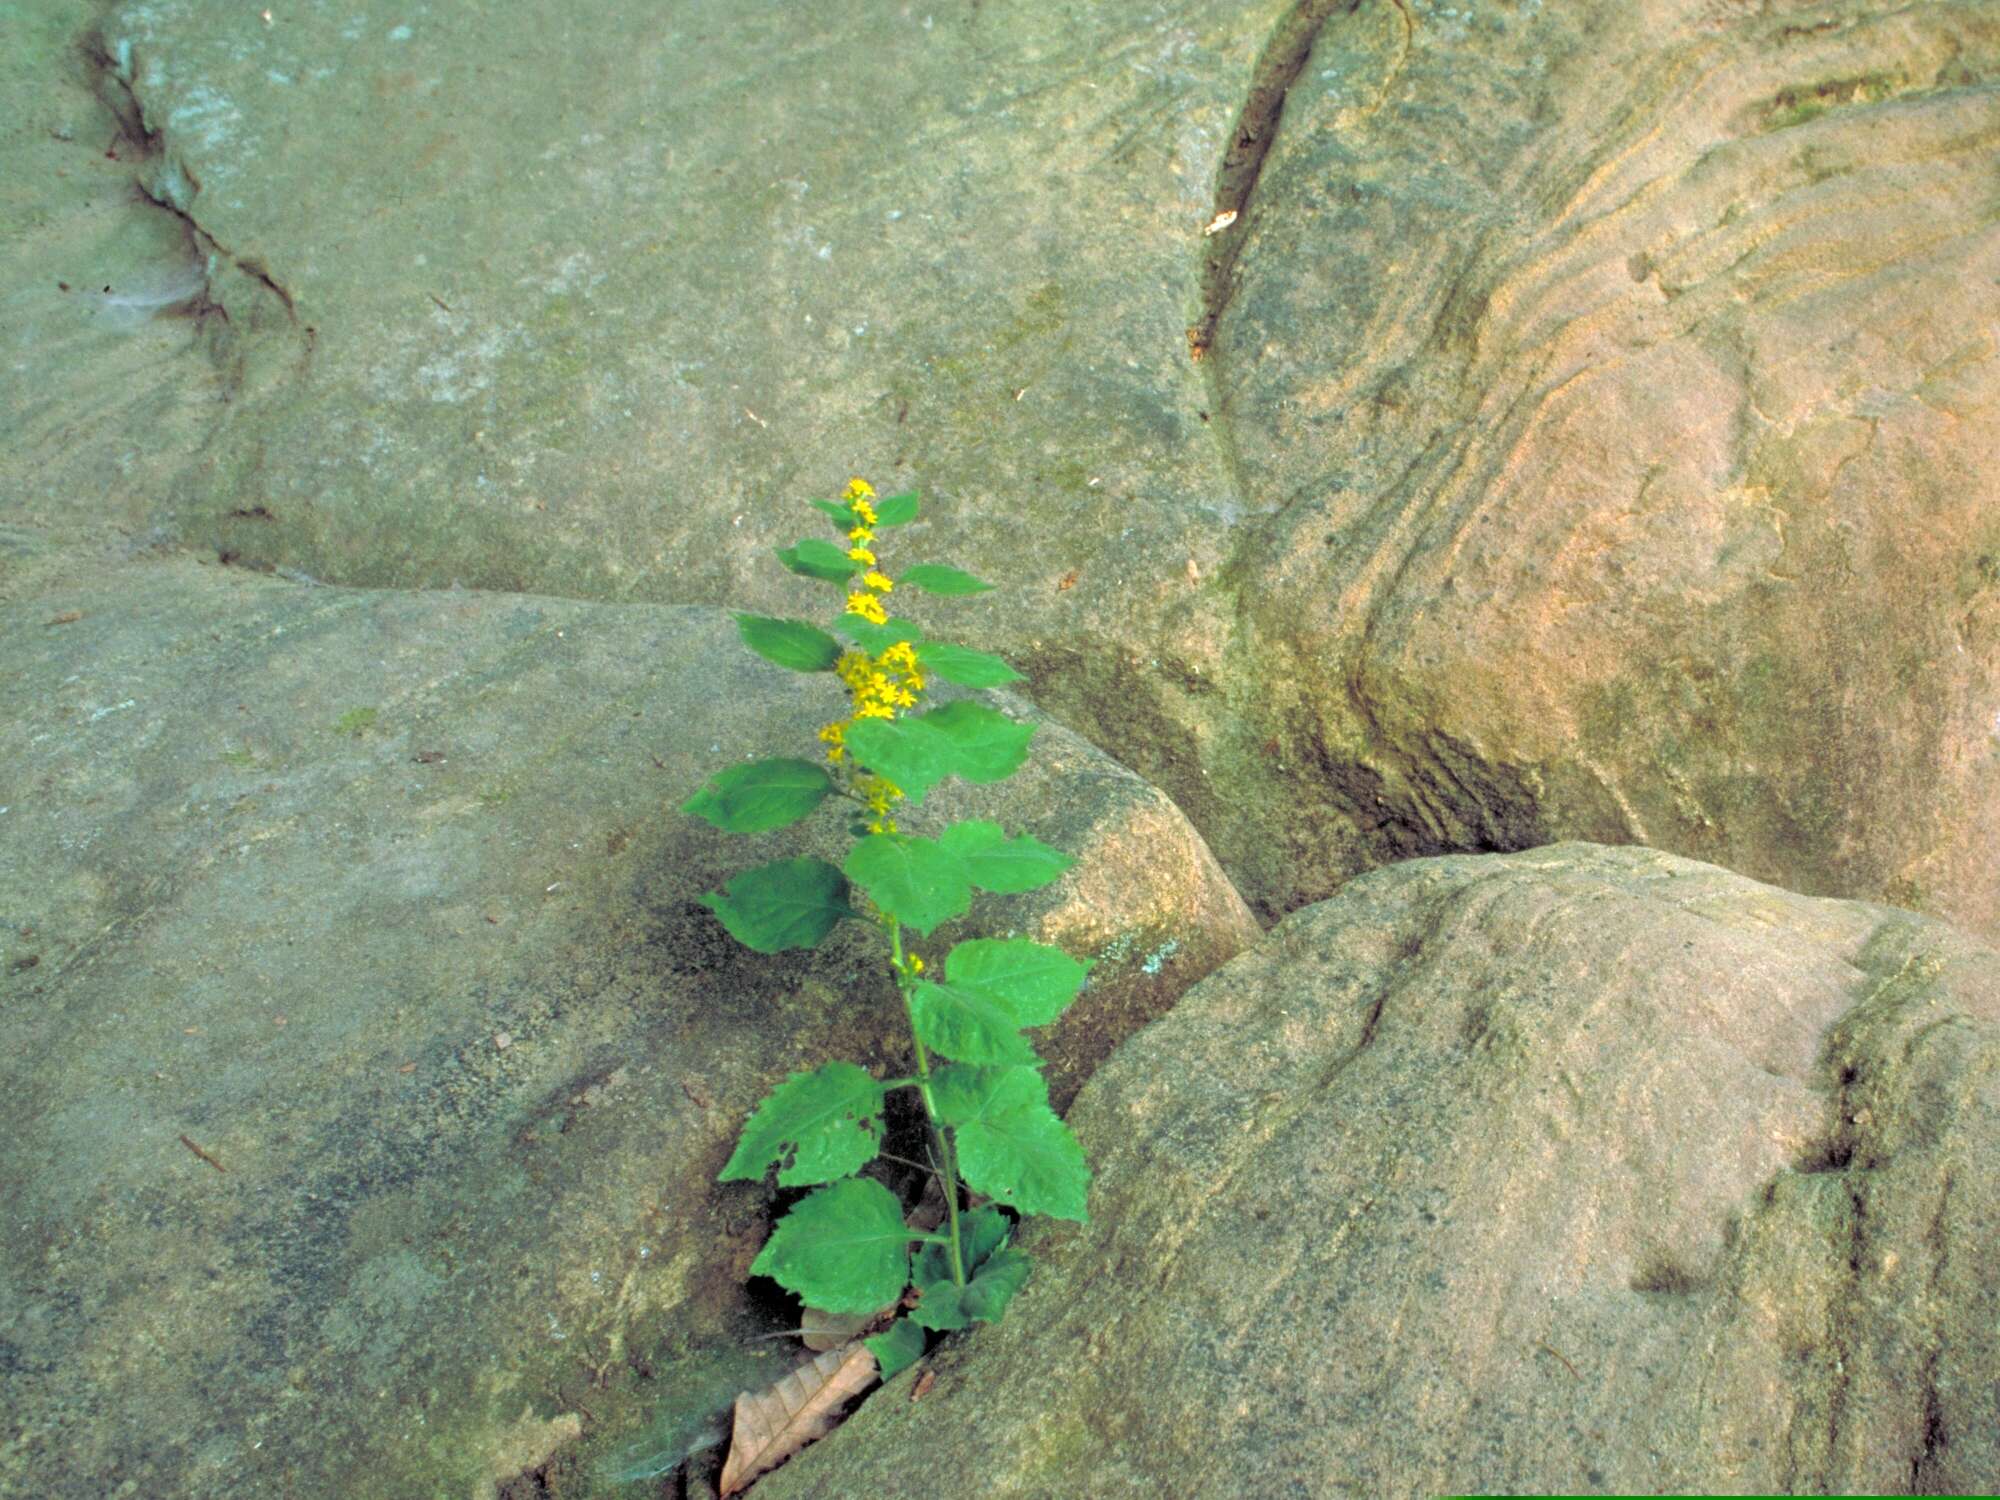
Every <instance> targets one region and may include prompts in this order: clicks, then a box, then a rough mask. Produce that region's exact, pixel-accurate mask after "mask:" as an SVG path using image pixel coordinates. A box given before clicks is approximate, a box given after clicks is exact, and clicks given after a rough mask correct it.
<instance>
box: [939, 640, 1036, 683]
mask: <svg viewBox="0 0 2000 1500" xmlns="http://www.w3.org/2000/svg"><path fill="white" fill-rule="evenodd" d="M917 661H918V662H919V663H920V664H921V665H922V667H923V669H924V670H925V671H926V672H929V673H931V674H932V675H933V676H936V677H942V678H943V679H944V680H945V681H946V682H955V683H957V684H958V685H959V686H960V687H968V688H991V687H1004V686H1005V685H1006V684H1008V683H1010V682H1026V681H1027V680H1028V679H1027V678H1025V677H1023V676H1022V675H1021V674H1020V673H1019V672H1016V671H1015V670H1014V669H1013V668H1012V667H1010V666H1008V665H1007V663H1006V662H1005V661H1003V660H1002V659H1001V658H1000V657H997V656H994V655H993V654H992V653H990V652H986V651H975V650H973V649H972V648H971V647H970V646H958V645H954V644H953V643H952V642H950V641H920V642H918V643H917Z"/></svg>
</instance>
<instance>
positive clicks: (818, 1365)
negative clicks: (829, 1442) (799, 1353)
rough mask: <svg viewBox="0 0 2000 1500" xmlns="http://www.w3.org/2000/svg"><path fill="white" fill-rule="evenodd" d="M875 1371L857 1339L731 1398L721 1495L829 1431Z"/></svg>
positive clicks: (739, 1488) (736, 1489)
mask: <svg viewBox="0 0 2000 1500" xmlns="http://www.w3.org/2000/svg"><path fill="white" fill-rule="evenodd" d="M878 1374H879V1371H878V1370H877V1367H876V1364H875V1356H874V1355H872V1354H870V1353H869V1352H868V1346H867V1345H866V1344H864V1343H860V1342H858V1341H857V1342H855V1343H852V1344H846V1345H843V1346H842V1347H841V1348H838V1349H829V1350H827V1351H826V1353H824V1354H821V1355H817V1356H815V1357H814V1358H812V1359H811V1360H808V1361H807V1362H806V1363H805V1364H802V1365H800V1366H799V1367H798V1368H797V1369H796V1370H794V1371H792V1373H791V1374H789V1375H787V1376H785V1377H784V1379H782V1380H780V1381H778V1382H776V1383H775V1384H774V1385H772V1386H771V1387H770V1388H769V1389H767V1390H762V1391H757V1392H755V1393H752V1392H750V1391H745V1392H743V1394H742V1395H740V1396H738V1397H737V1398H736V1417H735V1425H734V1427H733V1428H732V1429H731V1431H730V1434H729V1462H728V1463H726V1464H724V1465H723V1466H722V1493H723V1494H724V1495H735V1494H740V1493H741V1492H742V1491H743V1490H745V1489H747V1488H748V1487H749V1485H750V1482H751V1481H752V1480H754V1479H755V1478H756V1477H757V1476H758V1475H760V1474H763V1473H767V1472H768V1471H770V1470H772V1469H775V1468H777V1466H778V1465H779V1464H781V1463H783V1462H784V1461H785V1460H786V1459H788V1458H790V1457H791V1456H792V1455H793V1454H794V1453H797V1452H798V1451H799V1449H801V1448H803V1447H805V1445H806V1444H807V1443H812V1442H817V1441H818V1440H819V1439H820V1438H823V1437H825V1436H826V1435H827V1434H828V1433H829V1432H831V1431H833V1426H834V1423H835V1422H837V1421H838V1420H839V1419H840V1409H841V1407H843V1406H845V1405H846V1404H847V1403H848V1402H849V1401H851V1400H852V1399H853V1398H854V1397H856V1396H858V1395H860V1394H861V1393H862V1392H863V1391H865V1390H867V1389H868V1387H869V1386H871V1385H873V1384H874V1383H875V1381H876V1379H877V1377H878Z"/></svg>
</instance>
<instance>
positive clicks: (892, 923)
mask: <svg viewBox="0 0 2000 1500" xmlns="http://www.w3.org/2000/svg"><path fill="white" fill-rule="evenodd" d="M889 951H890V952H891V954H893V955H894V957H895V966H896V988H897V989H899V990H901V991H902V994H903V1010H904V1012H905V1013H906V1014H907V1015H908V1016H909V1018H910V1045H911V1046H912V1047H914V1048H915V1049H916V1054H917V1076H916V1085H917V1094H918V1096H919V1097H920V1098H921V1099H922V1100H923V1101H924V1115H925V1117H926V1118H927V1119H928V1120H929V1121H930V1126H931V1134H932V1135H934V1136H936V1137H937V1144H938V1160H939V1161H940V1163H941V1164H942V1166H943V1168H944V1170H943V1172H942V1173H941V1174H940V1178H941V1180H940V1184H939V1185H940V1186H941V1187H943V1189H944V1211H945V1215H946V1217H947V1218H948V1219H949V1220H950V1221H951V1279H952V1281H953V1282H954V1283H956V1284H957V1285H959V1286H964V1285H965V1252H964V1249H963V1248H962V1247H961V1244H960V1241H959V1234H958V1163H957V1161H956V1160H954V1159H953V1157H952V1152H951V1137H950V1136H949V1135H947V1134H946V1133H945V1128H944V1126H943V1125H941V1124H939V1123H938V1116H937V1104H936V1102H935V1101H934V1100H933V1099H932V1098H931V1060H930V1056H929V1054H928V1053H926V1052H925V1051H924V1043H923V1038H922V1037H920V1036H918V1035H917V1015H916V1008H915V1001H914V1000H913V999H912V998H911V993H910V986H911V983H912V980H911V977H910V972H909V969H908V968H907V967H906V966H905V964H904V962H903V924H902V923H900V922H898V921H897V920H896V919H895V918H894V917H890V918H889Z"/></svg>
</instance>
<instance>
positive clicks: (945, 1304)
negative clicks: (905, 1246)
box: [910, 1245, 1032, 1331]
mask: <svg viewBox="0 0 2000 1500" xmlns="http://www.w3.org/2000/svg"><path fill="white" fill-rule="evenodd" d="M924 1248H925V1249H927V1250H929V1249H939V1248H941V1247H938V1246H932V1245H927V1246H925V1247H924ZM967 1259H968V1261H970V1259H971V1258H970V1257H969V1256H968V1257H967ZM936 1264H938V1265H940V1266H942V1267H943V1270H942V1274H940V1275H935V1276H930V1277H928V1278H927V1277H926V1276H925V1275H924V1272H925V1270H926V1269H929V1266H928V1265H927V1263H926V1262H924V1261H923V1260H922V1259H921V1258H920V1259H919V1260H918V1262H917V1264H916V1266H915V1267H914V1268H913V1269H914V1270H915V1284H916V1287H917V1291H918V1292H919V1294H920V1300H919V1301H918V1303H917V1306H916V1308H915V1310H914V1311H913V1312H911V1314H910V1317H911V1318H912V1319H914V1320H915V1321H916V1322H918V1323H921V1324H923V1326H924V1327H926V1328H934V1329H938V1330H940V1331H948V1330H951V1329H954V1328H968V1327H970V1326H971V1325H972V1324H974V1323H997V1322H999V1321H1000V1315H1001V1314H1002V1313H1003V1312H1005V1311H1006V1310H1007V1304H1008V1303H1009V1302H1011V1301H1013V1300H1014V1293H1016V1292H1018V1291H1019V1290H1020V1289H1021V1286H1022V1284H1023V1283H1024V1282H1026V1281H1027V1279H1028V1271H1029V1269H1030V1266H1031V1264H1032V1262H1031V1261H1030V1260H1029V1259H1028V1257H1027V1255H1026V1254H1025V1253H1023V1252H1022V1251H1019V1250H1011V1249H1008V1250H999V1249H996V1250H994V1251H991V1252H989V1253H988V1254H987V1255H985V1256H982V1257H981V1258H980V1260H979V1261H978V1262H977V1269H972V1268H971V1267H970V1266H968V1270H967V1279H966V1283H965V1285H964V1286H959V1285H957V1284H955V1283H954V1282H953V1281H952V1279H951V1271H950V1268H949V1266H948V1264H946V1263H945V1262H944V1261H943V1260H942V1259H940V1260H939V1261H938V1262H936Z"/></svg>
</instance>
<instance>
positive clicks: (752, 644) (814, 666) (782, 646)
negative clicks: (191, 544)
mask: <svg viewBox="0 0 2000 1500" xmlns="http://www.w3.org/2000/svg"><path fill="white" fill-rule="evenodd" d="M736 633H737V634H738V635H740V636H742V637H743V644H744V645H746V646H748V647H749V648H750V649H751V650H752V651H755V652H756V653H757V654H758V655H759V656H761V657H763V658H764V660H766V661H774V662H776V663H777V664H778V665H779V666H781V667H790V668H791V669H792V670H793V671H794V672H830V671H832V670H833V664H834V662H835V660H837V659H838V658H839V656H840V642H839V641H836V640H835V639H834V638H833V637H832V636H830V635H828V634H827V633H826V632H825V631H824V630H821V629H820V628H819V627H818V626H817V625H808V624H807V623H806V622H805V621H804V620H774V619H772V618H771V617H770V616H769V615H738V616H737V617H736Z"/></svg>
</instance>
